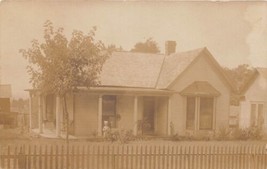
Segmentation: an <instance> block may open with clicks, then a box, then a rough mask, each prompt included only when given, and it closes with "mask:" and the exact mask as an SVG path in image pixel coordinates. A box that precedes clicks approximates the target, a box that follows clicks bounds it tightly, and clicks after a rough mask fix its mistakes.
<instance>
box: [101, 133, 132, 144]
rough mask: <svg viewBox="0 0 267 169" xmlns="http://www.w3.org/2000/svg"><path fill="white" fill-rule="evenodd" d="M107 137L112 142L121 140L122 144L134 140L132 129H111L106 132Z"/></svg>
mask: <svg viewBox="0 0 267 169" xmlns="http://www.w3.org/2000/svg"><path fill="white" fill-rule="evenodd" d="M105 139H106V140H107V141H111V142H115V141H119V142H120V143H121V144H126V143H129V142H130V141H133V140H134V135H133V132H132V130H123V129H121V130H115V131H112V130H111V131H109V132H108V133H107V134H106V138H105Z"/></svg>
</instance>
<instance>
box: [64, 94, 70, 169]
mask: <svg viewBox="0 0 267 169" xmlns="http://www.w3.org/2000/svg"><path fill="white" fill-rule="evenodd" d="M63 114H64V115H65V122H66V145H67V155H66V161H67V165H66V169H68V168H69V113H68V108H67V100H66V94H64V95H63Z"/></svg>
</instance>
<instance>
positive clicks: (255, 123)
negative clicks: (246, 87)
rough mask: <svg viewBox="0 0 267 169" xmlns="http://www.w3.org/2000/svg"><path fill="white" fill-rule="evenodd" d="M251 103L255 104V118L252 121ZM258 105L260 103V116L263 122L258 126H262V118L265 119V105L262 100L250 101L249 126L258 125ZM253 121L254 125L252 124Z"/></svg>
mask: <svg viewBox="0 0 267 169" xmlns="http://www.w3.org/2000/svg"><path fill="white" fill-rule="evenodd" d="M252 105H255V108H256V109H255V119H254V122H253V121H252ZM259 105H262V118H263V124H262V126H260V127H263V125H264V120H265V114H264V107H265V103H264V102H263V101H251V102H250V112H249V113H250V114H249V116H250V122H249V126H250V127H259V126H258V125H259ZM253 123H254V125H253Z"/></svg>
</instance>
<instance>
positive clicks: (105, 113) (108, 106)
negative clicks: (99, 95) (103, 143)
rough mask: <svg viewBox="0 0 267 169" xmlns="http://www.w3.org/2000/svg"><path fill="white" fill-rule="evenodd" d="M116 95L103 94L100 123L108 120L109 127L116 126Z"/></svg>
mask: <svg viewBox="0 0 267 169" xmlns="http://www.w3.org/2000/svg"><path fill="white" fill-rule="evenodd" d="M116 100H117V99H116V96H111V95H106V96H103V104H102V123H103V124H104V121H108V124H109V126H110V127H111V128H116Z"/></svg>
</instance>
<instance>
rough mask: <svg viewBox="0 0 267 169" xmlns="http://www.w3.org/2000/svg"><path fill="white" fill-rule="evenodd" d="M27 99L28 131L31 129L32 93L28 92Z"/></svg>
mask: <svg viewBox="0 0 267 169" xmlns="http://www.w3.org/2000/svg"><path fill="white" fill-rule="evenodd" d="M29 94H30V98H29V129H30V130H31V129H32V93H31V92H30V93H29Z"/></svg>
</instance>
